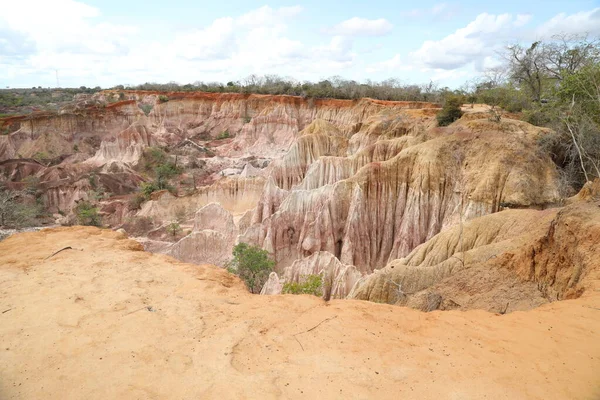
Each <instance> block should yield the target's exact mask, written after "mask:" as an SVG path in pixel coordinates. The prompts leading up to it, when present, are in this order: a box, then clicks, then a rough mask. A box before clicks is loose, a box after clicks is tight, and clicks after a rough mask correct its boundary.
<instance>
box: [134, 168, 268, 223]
mask: <svg viewBox="0 0 600 400" xmlns="http://www.w3.org/2000/svg"><path fill="white" fill-rule="evenodd" d="M264 185H265V179H264V178H262V177H253V178H238V177H231V178H224V179H221V180H219V181H217V182H216V183H214V184H212V185H210V186H204V187H201V188H198V189H197V190H196V191H195V193H193V194H190V195H187V196H178V197H175V196H173V195H172V194H170V193H168V192H166V191H165V192H161V193H157V196H155V197H154V199H152V200H150V201H148V202H146V203H144V205H143V206H142V209H141V210H140V211H139V212H138V213H137V216H138V217H151V218H154V219H156V220H158V221H171V220H176V219H187V218H191V217H193V216H194V214H195V213H196V211H197V210H199V209H200V208H202V207H204V206H206V205H207V204H210V203H219V204H220V205H221V206H222V207H223V208H224V209H226V210H228V211H229V212H231V213H233V214H235V215H241V214H243V213H244V212H246V211H247V210H250V209H252V208H253V207H255V206H256V204H257V202H258V200H259V199H260V196H261V194H262V191H263V187H264Z"/></svg>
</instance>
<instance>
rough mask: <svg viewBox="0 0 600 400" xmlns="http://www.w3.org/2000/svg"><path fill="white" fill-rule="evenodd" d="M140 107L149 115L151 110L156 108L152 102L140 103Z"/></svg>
mask: <svg viewBox="0 0 600 400" xmlns="http://www.w3.org/2000/svg"><path fill="white" fill-rule="evenodd" d="M140 108H141V109H142V111H143V112H144V114H146V116H148V115H149V114H150V111H152V109H153V108H154V106H153V105H152V104H140Z"/></svg>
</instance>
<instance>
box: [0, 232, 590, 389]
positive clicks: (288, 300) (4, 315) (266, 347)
mask: <svg viewBox="0 0 600 400" xmlns="http://www.w3.org/2000/svg"><path fill="white" fill-rule="evenodd" d="M66 246H71V247H72V249H69V250H65V251H62V252H60V253H58V254H56V255H54V256H52V257H50V258H47V257H49V256H50V255H52V254H53V253H54V252H55V251H57V250H60V249H62V248H64V247H66ZM140 250H141V246H140V245H139V244H138V243H137V242H135V241H132V240H129V239H126V238H125V237H124V236H123V235H121V234H119V233H116V232H112V231H108V230H99V229H96V228H87V227H86V228H84V227H73V228H57V229H49V230H44V231H41V232H34V233H24V234H19V235H15V236H12V237H10V238H8V239H6V240H5V241H3V242H0V399H2V400H7V399H36V400H38V399H212V398H218V399H243V398H251V399H254V398H257V399H275V398H281V399H288V398H305V399H334V398H348V399H399V398H405V399H436V400H439V399H486V398H487V399H544V400H547V399H600V288H599V287H595V288H591V289H588V290H587V291H586V293H585V294H584V296H583V297H581V298H579V299H577V300H569V301H562V302H555V303H552V304H550V305H547V306H544V307H541V308H538V309H535V310H532V311H527V312H515V313H511V314H508V315H494V314H491V313H488V312H484V311H467V312H460V311H442V312H440V311H437V312H432V313H422V312H419V311H415V310H412V309H407V308H402V307H394V306H389V305H382V304H375V303H369V302H360V301H349V300H337V301H331V302H329V303H327V302H324V301H322V300H321V299H318V298H316V297H312V296H293V295H286V296H254V295H250V294H248V293H247V292H246V291H245V289H244V287H243V285H242V284H241V282H240V281H239V280H238V279H237V278H236V277H233V276H232V275H229V274H228V273H227V272H225V271H223V270H221V269H219V268H216V267H213V266H195V265H190V264H185V263H181V262H179V261H176V260H174V259H172V258H169V257H166V256H161V255H153V254H150V253H146V252H143V251H140Z"/></svg>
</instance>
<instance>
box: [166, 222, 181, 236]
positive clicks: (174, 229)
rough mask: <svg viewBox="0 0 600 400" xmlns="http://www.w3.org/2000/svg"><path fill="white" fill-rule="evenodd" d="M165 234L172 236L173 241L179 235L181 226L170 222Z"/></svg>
mask: <svg viewBox="0 0 600 400" xmlns="http://www.w3.org/2000/svg"><path fill="white" fill-rule="evenodd" d="M167 232H168V233H169V234H171V236H173V239H175V237H177V235H178V234H179V233H181V226H180V225H179V224H178V223H177V222H171V223H170V224H169V225H167Z"/></svg>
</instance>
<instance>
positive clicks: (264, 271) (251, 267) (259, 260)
mask: <svg viewBox="0 0 600 400" xmlns="http://www.w3.org/2000/svg"><path fill="white" fill-rule="evenodd" d="M274 266H275V261H273V260H271V258H270V257H269V253H268V252H267V251H266V250H263V249H261V248H260V247H256V246H251V245H249V244H246V243H239V244H237V245H236V246H235V247H234V248H233V259H232V260H231V261H230V263H229V265H228V268H227V270H228V271H229V272H231V273H233V274H236V275H238V276H239V277H240V278H242V280H243V281H244V282H245V283H246V286H247V287H248V290H250V292H251V293H260V290H261V289H262V287H263V285H264V284H265V282H266V281H267V279H269V274H270V273H271V271H273V267H274Z"/></svg>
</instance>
